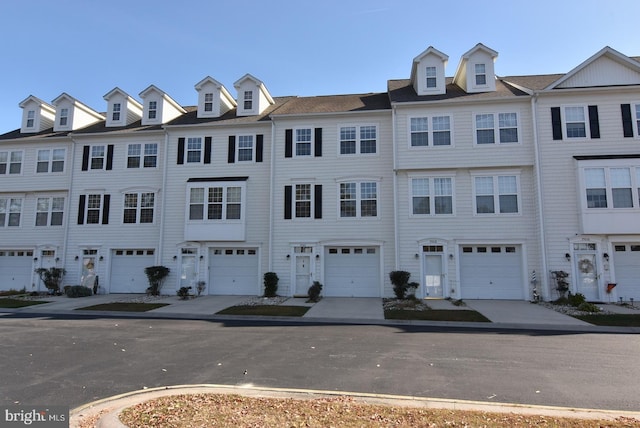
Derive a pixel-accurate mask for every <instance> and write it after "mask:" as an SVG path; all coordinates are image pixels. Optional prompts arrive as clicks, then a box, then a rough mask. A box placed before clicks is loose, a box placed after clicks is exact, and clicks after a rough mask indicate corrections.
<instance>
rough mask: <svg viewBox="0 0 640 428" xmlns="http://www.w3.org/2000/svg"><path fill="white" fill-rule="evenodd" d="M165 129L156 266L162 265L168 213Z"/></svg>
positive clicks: (167, 157) (167, 155)
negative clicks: (165, 224)
mask: <svg viewBox="0 0 640 428" xmlns="http://www.w3.org/2000/svg"><path fill="white" fill-rule="evenodd" d="M163 129H164V168H163V171H162V189H160V191H161V192H162V210H161V214H160V237H159V239H158V255H157V256H156V264H158V265H162V257H163V249H164V233H165V230H164V222H165V220H164V219H165V217H166V211H167V170H168V166H169V132H167V128H163Z"/></svg>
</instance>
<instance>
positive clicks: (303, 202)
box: [295, 184, 311, 218]
mask: <svg viewBox="0 0 640 428" xmlns="http://www.w3.org/2000/svg"><path fill="white" fill-rule="evenodd" d="M295 207H296V208H295V216H296V218H310V217H311V184H296V205H295Z"/></svg>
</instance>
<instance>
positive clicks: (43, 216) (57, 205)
mask: <svg viewBox="0 0 640 428" xmlns="http://www.w3.org/2000/svg"><path fill="white" fill-rule="evenodd" d="M63 215H64V198H63V197H51V198H48V197H47V198H38V200H37V203H36V226H62V217H63Z"/></svg>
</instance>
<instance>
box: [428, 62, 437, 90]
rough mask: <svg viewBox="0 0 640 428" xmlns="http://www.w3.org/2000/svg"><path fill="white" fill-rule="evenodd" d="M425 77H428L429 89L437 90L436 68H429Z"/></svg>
mask: <svg viewBox="0 0 640 428" xmlns="http://www.w3.org/2000/svg"><path fill="white" fill-rule="evenodd" d="M425 75H426V77H427V88H435V87H436V86H437V80H436V68H435V67H427V69H426V71H425Z"/></svg>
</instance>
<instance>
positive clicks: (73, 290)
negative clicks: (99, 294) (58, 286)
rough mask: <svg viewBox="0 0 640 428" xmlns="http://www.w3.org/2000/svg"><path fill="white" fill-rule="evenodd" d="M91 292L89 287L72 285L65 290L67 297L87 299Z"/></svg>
mask: <svg viewBox="0 0 640 428" xmlns="http://www.w3.org/2000/svg"><path fill="white" fill-rule="evenodd" d="M65 288H66V287H65ZM92 294H93V291H91V289H90V288H89V287H85V286H82V285H72V286H71V287H69V288H67V297H87V296H91V295H92Z"/></svg>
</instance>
